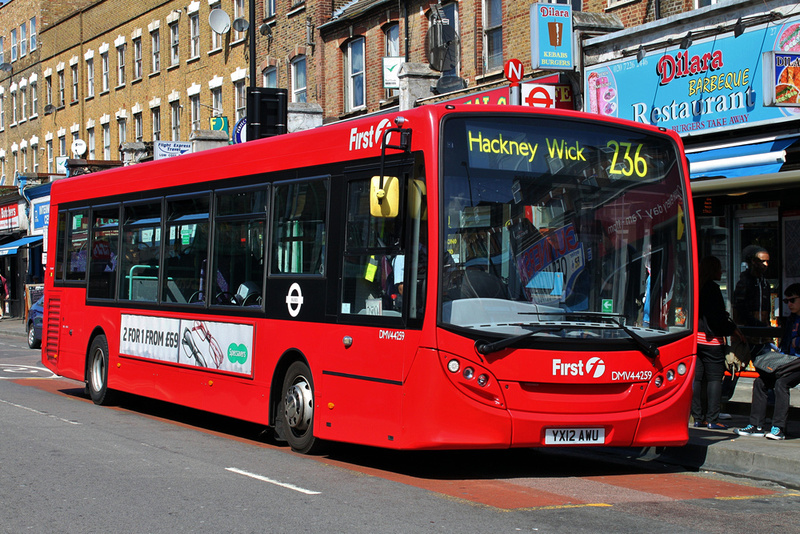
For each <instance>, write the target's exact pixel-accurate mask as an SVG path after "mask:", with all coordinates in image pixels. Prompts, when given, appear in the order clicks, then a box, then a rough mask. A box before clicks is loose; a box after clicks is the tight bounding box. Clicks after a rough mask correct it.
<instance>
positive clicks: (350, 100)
mask: <svg viewBox="0 0 800 534" xmlns="http://www.w3.org/2000/svg"><path fill="white" fill-rule="evenodd" d="M365 52H366V39H364V37H363V36H361V37H356V38H355V39H352V40H350V41H348V43H347V48H346V57H345V69H346V74H345V76H346V84H345V95H346V96H347V98H346V100H345V102H346V107H345V109H346V111H356V110H360V109H364V108H365V107H366V105H367V83H366V82H367V81H366V70H365V65H366V57H365ZM358 54H360V56H361V57H360V65H359V64H358V62H357V61H355V60H357V59H358ZM359 82H360V85H361V87H360V88H359V87H358V84H359Z"/></svg>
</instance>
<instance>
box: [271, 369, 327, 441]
mask: <svg viewBox="0 0 800 534" xmlns="http://www.w3.org/2000/svg"><path fill="white" fill-rule="evenodd" d="M279 409H280V411H281V414H280V417H278V424H279V425H281V428H280V433H281V435H283V436H284V437H285V438H286V441H287V442H288V443H289V446H291V447H292V450H294V451H295V452H299V453H302V454H309V453H311V452H314V451H315V450H317V449H318V448H319V445H320V440H318V439H316V438H315V437H314V380H313V378H312V377H311V370H310V369H309V368H308V366H307V365H306V364H305V363H303V362H294V363H293V364H292V365H290V366H289V369H288V370H287V371H286V376H285V377H284V379H283V389H282V390H281V406H280V408H279Z"/></svg>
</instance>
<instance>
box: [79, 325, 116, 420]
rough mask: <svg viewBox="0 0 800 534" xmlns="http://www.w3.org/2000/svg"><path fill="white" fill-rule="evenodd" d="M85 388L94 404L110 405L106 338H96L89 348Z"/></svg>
mask: <svg viewBox="0 0 800 534" xmlns="http://www.w3.org/2000/svg"><path fill="white" fill-rule="evenodd" d="M86 387H87V389H88V390H89V396H90V397H91V398H92V402H94V403H95V404H99V405H101V406H107V405H109V404H111V403H112V401H113V397H114V395H113V392H112V391H111V390H109V389H108V341H107V340H106V336H97V337H96V338H94V340H93V341H92V345H91V346H90V347H89V361H88V362H87V366H86Z"/></svg>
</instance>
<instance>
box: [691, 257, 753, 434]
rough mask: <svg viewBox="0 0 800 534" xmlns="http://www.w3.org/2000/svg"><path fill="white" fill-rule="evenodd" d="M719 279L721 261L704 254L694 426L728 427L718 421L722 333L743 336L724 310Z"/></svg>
mask: <svg viewBox="0 0 800 534" xmlns="http://www.w3.org/2000/svg"><path fill="white" fill-rule="evenodd" d="M721 278H722V264H721V263H720V261H719V259H718V258H716V257H715V256H707V257H705V258H703V259H702V260H701V261H700V269H699V286H700V295H699V300H700V307H699V325H698V332H697V363H696V364H695V374H694V392H693V394H692V419H693V420H694V426H695V427H702V426H708V428H711V429H714V430H725V429H727V428H728V427H727V426H726V425H724V424H723V423H720V422H719V414H720V406H721V404H722V377H723V375H724V374H725V336H731V335H738V336H742V334H741V332H739V330H738V329H737V328H736V325H735V324H734V322H733V320H732V319H731V318H730V316H729V315H728V312H727V310H725V301H724V299H723V298H722V292H721V291H720V289H719V285H718V284H717V281H718V280H720V279H721ZM743 337H744V336H742V338H743Z"/></svg>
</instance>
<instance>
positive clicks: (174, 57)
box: [169, 22, 181, 67]
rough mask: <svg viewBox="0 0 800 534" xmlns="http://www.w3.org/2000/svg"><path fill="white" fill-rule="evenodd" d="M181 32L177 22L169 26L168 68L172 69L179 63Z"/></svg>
mask: <svg viewBox="0 0 800 534" xmlns="http://www.w3.org/2000/svg"><path fill="white" fill-rule="evenodd" d="M180 45H181V32H180V27H179V26H178V23H177V22H173V23H172V24H170V25H169V66H170V67H174V66H176V65H178V64H179V63H180V61H181V54H180Z"/></svg>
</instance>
